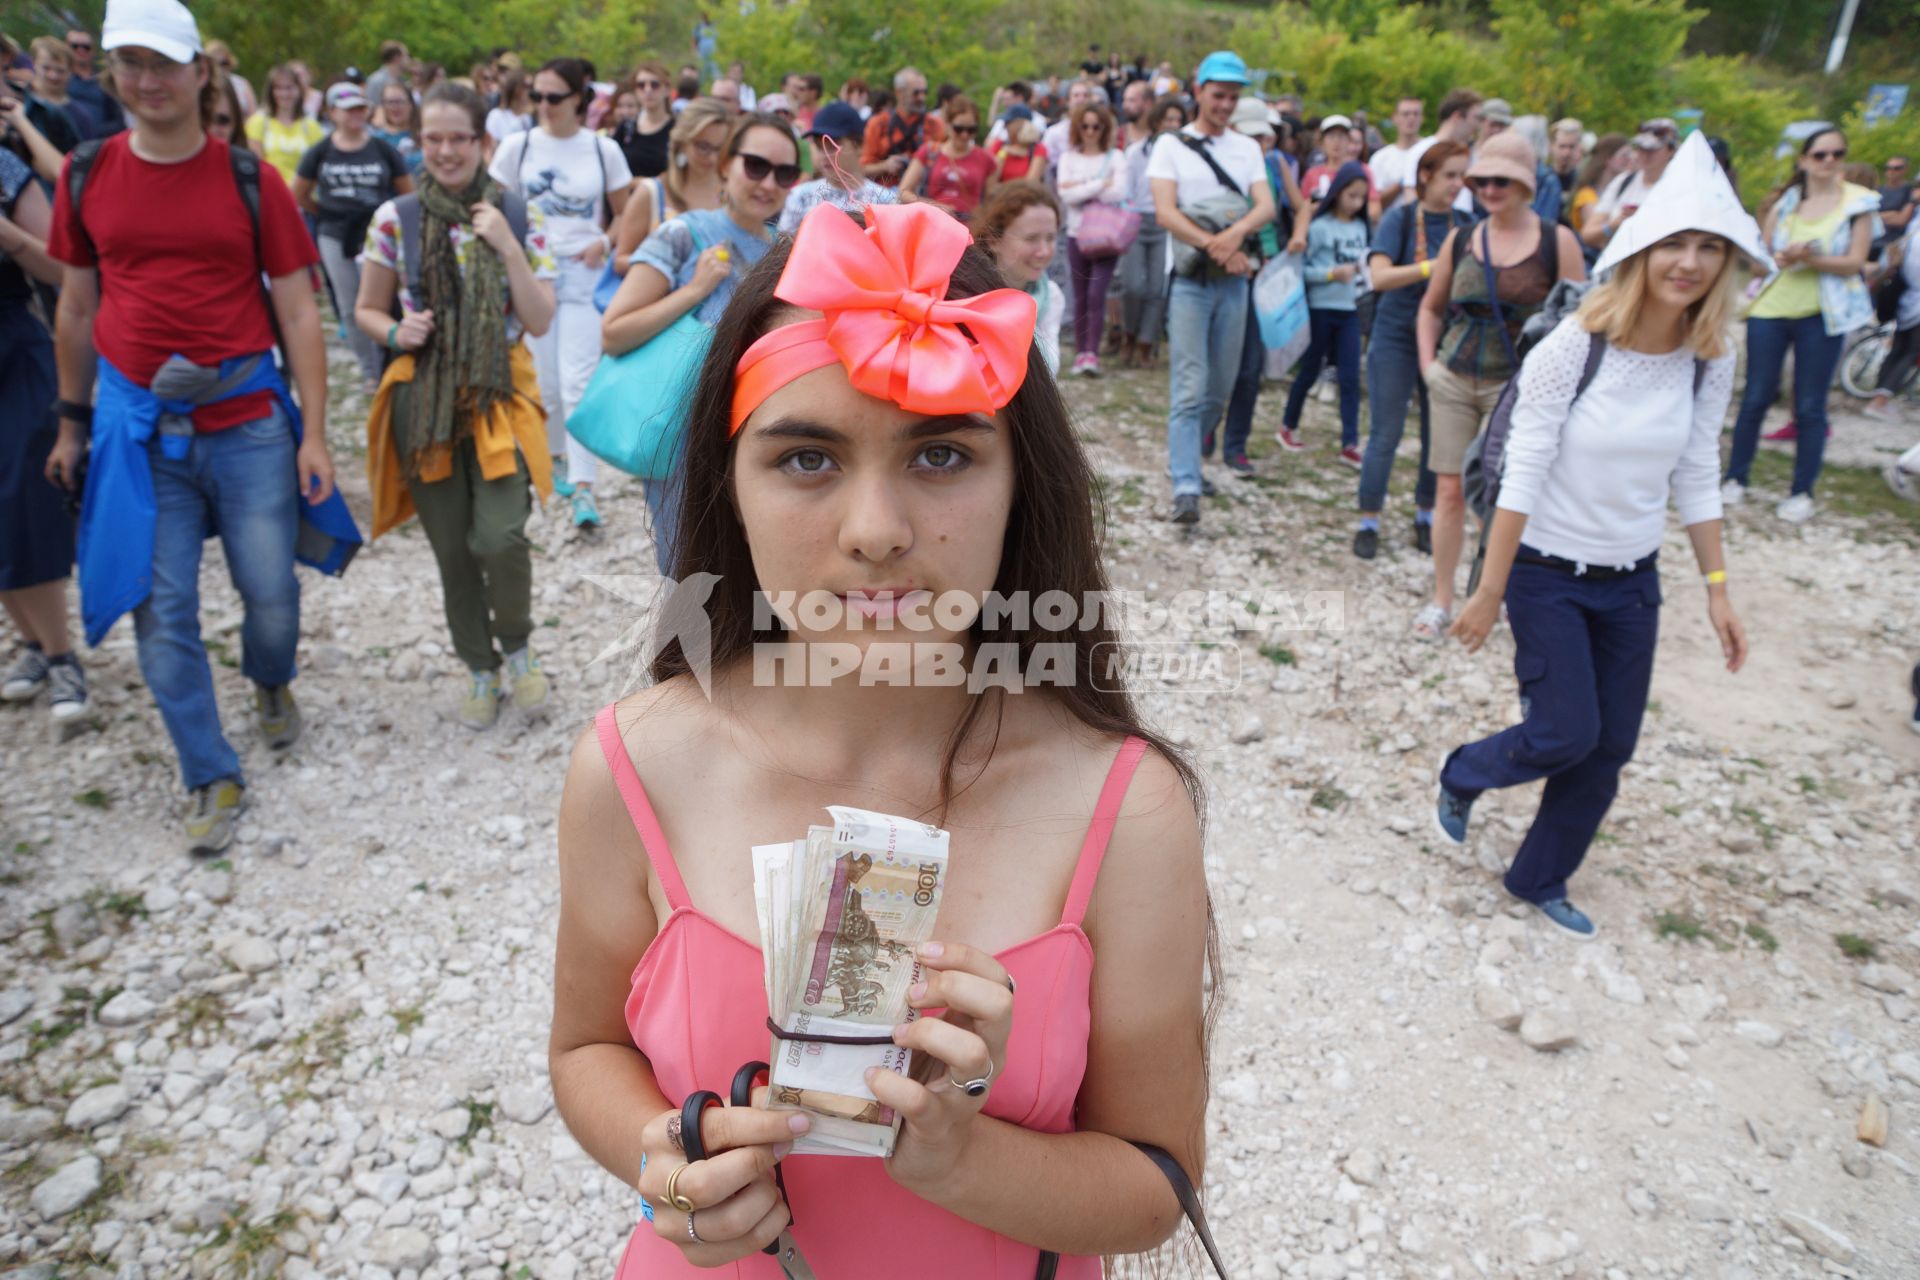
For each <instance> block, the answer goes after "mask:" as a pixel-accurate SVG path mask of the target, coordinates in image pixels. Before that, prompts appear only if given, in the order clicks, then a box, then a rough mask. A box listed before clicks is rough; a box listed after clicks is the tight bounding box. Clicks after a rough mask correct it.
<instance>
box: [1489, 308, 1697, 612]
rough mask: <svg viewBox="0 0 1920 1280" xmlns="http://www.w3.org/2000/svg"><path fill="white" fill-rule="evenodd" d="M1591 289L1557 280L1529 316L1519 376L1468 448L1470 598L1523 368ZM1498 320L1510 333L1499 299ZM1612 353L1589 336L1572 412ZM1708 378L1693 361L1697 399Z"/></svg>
mask: <svg viewBox="0 0 1920 1280" xmlns="http://www.w3.org/2000/svg"><path fill="white" fill-rule="evenodd" d="M1587 289H1588V284H1587V282H1586V281H1575V280H1560V281H1557V282H1555V284H1554V286H1553V290H1552V292H1550V293H1549V294H1548V295H1547V300H1546V302H1545V304H1544V305H1542V307H1541V308H1540V310H1539V312H1537V313H1536V314H1534V315H1533V316H1530V317H1528V319H1527V323H1526V326H1525V327H1524V328H1523V329H1521V331H1520V350H1519V351H1518V353H1517V354H1515V355H1514V369H1513V376H1512V377H1510V378H1508V379H1507V384H1506V385H1505V386H1504V387H1502V388H1500V398H1499V399H1498V400H1496V401H1495V402H1494V405H1493V412H1491V413H1489V414H1488V415H1487V421H1486V425H1485V426H1483V427H1481V428H1480V434H1479V435H1477V436H1475V437H1474V438H1473V443H1472V444H1470V445H1468V446H1467V456H1466V461H1465V463H1464V464H1463V465H1462V467H1461V469H1460V488H1461V491H1462V493H1463V495H1464V496H1465V498H1466V502H1467V509H1468V510H1469V511H1471V512H1472V513H1473V514H1474V517H1475V518H1476V519H1478V520H1479V521H1480V539H1479V545H1478V547H1477V548H1476V549H1475V551H1474V556H1473V570H1472V572H1471V573H1470V574H1469V575H1468V580H1467V594H1468V595H1469V596H1471V595H1472V594H1473V593H1474V591H1475V590H1477V589H1478V588H1479V586H1480V570H1481V568H1482V566H1483V565H1484V564H1485V562H1486V558H1487V539H1488V537H1489V535H1490V534H1491V533H1492V531H1493V512H1494V508H1495V507H1496V506H1497V505H1498V504H1499V501H1500V471H1501V468H1502V466H1503V465H1504V463H1505V461H1506V451H1507V433H1508V432H1509V430H1510V429H1511V428H1512V426H1513V409H1514V406H1515V405H1516V404H1517V403H1518V402H1519V399H1520V372H1521V369H1522V368H1523V367H1524V365H1525V362H1526V358H1527V356H1528V355H1531V354H1532V352H1533V348H1534V347H1536V346H1538V345H1539V343H1540V340H1541V339H1542V338H1544V337H1546V336H1547V335H1548V334H1549V333H1551V332H1553V330H1554V329H1555V328H1556V327H1557V326H1558V325H1559V324H1560V322H1561V321H1562V320H1564V319H1566V318H1567V317H1568V316H1570V315H1572V314H1573V313H1574V312H1575V311H1577V310H1579V308H1580V300H1581V299H1582V298H1584V297H1585V296H1586V292H1587ZM1495 321H1496V323H1498V324H1499V325H1500V332H1501V333H1502V334H1503V335H1504V334H1505V333H1506V325H1505V323H1504V322H1501V321H1500V320H1499V317H1498V303H1497V301H1496V314H1495ZM1606 354H1607V340H1606V339H1605V338H1604V337H1602V336H1601V335H1599V334H1597V333H1590V334H1588V335H1587V359H1586V363H1585V364H1584V365H1582V366H1581V369H1580V379H1579V381H1578V382H1576V383H1574V387H1573V398H1572V399H1571V400H1569V401H1568V402H1567V404H1568V406H1569V408H1571V406H1572V405H1573V404H1574V403H1576V402H1577V401H1578V400H1579V399H1580V397H1581V396H1582V395H1583V394H1585V393H1586V390H1587V388H1588V387H1589V386H1591V385H1592V383H1593V379H1594V376H1595V375H1596V374H1598V373H1599V372H1600V362H1601V361H1602V360H1603V359H1605V358H1606ZM1706 376H1707V362H1706V361H1705V360H1701V359H1698V358H1696V359H1695V360H1694V362H1693V394H1694V395H1695V396H1696V397H1697V396H1699V394H1700V384H1701V383H1702V382H1703V381H1705V379H1706Z"/></svg>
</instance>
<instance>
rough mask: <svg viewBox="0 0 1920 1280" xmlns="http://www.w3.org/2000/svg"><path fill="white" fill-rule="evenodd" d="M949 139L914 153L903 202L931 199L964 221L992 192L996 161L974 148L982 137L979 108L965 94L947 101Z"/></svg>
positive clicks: (903, 182)
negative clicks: (977, 140) (980, 136)
mask: <svg viewBox="0 0 1920 1280" xmlns="http://www.w3.org/2000/svg"><path fill="white" fill-rule="evenodd" d="M946 125H947V136H946V140H945V141H944V142H941V143H940V144H939V145H938V146H936V145H935V144H933V143H931V142H929V143H927V144H926V145H924V146H922V147H921V148H920V149H919V150H918V151H916V152H914V153H913V163H911V164H909V165H908V166H907V172H906V174H905V176H903V177H902V178H901V179H900V202H901V203H902V204H907V203H910V202H912V201H914V200H930V201H932V202H933V203H934V204H937V205H939V206H940V207H941V208H942V209H945V210H946V211H947V212H948V213H951V214H952V215H953V216H954V217H956V218H958V219H960V221H962V222H965V221H967V220H968V219H969V218H971V217H973V211H974V210H975V209H977V208H979V206H980V202H981V201H982V200H984V199H986V197H987V193H988V192H989V191H991V190H993V186H994V182H995V178H994V160H993V157H992V156H990V155H988V154H987V152H986V149H985V148H983V147H977V146H975V145H974V139H975V138H977V137H978V136H979V134H980V109H979V108H978V107H976V106H974V105H973V99H972V98H969V97H968V96H967V95H966V94H964V93H959V94H955V95H954V96H953V97H951V98H949V99H948V100H947V116H946Z"/></svg>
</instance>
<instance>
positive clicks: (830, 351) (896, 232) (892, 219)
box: [732, 204, 1035, 431]
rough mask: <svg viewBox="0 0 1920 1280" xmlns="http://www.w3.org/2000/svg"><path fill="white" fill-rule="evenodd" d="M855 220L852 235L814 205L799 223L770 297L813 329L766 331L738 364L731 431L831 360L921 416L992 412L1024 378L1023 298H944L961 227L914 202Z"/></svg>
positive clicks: (1030, 308)
mask: <svg viewBox="0 0 1920 1280" xmlns="http://www.w3.org/2000/svg"><path fill="white" fill-rule="evenodd" d="M866 219H867V225H866V227H865V229H864V230H863V229H862V228H861V227H860V226H859V224H857V223H856V222H854V220H853V219H852V218H849V217H848V216H847V215H846V214H845V213H843V212H842V211H841V210H839V209H837V208H835V207H834V206H832V205H827V204H823V205H820V206H819V207H817V208H815V209H814V210H813V211H812V212H810V213H809V214H807V216H806V217H805V218H804V219H803V220H802V221H801V223H800V231H799V234H798V235H796V236H795V237H794V243H793V250H792V253H791V256H790V257H789V258H788V259H787V266H786V269H785V270H784V271H782V272H781V274H780V283H779V284H778V285H777V286H776V287H775V288H774V291H773V292H774V296H775V297H777V298H779V299H781V300H782V301H784V302H791V303H792V304H794V305H795V306H797V307H806V308H808V309H810V310H814V311H819V312H822V313H824V315H825V319H822V320H813V321H802V322H800V323H798V324H791V325H785V326H782V327H781V328H778V329H775V330H773V331H772V332H771V333H768V334H767V335H766V336H765V337H763V338H761V339H760V340H759V341H758V342H756V343H754V344H753V346H751V347H749V348H748V349H747V352H746V354H745V355H743V356H741V357H740V363H739V366H738V367H737V368H736V370H735V380H734V394H733V414H732V430H733V431H738V430H739V429H740V426H741V424H742V423H744V422H745V421H746V420H747V417H748V416H749V415H750V414H752V412H753V411H754V410H755V409H756V408H758V407H759V406H760V404H761V402H762V401H764V400H765V399H766V398H767V396H769V395H771V394H772V393H773V391H774V390H775V389H776V388H778V387H780V386H784V385H785V384H786V383H788V382H791V381H792V380H793V379H795V378H797V377H799V376H800V375H801V374H803V373H808V372H811V371H812V370H814V369H819V368H823V367H825V366H826V365H829V364H831V363H833V362H834V361H835V360H838V361H839V362H840V363H841V364H842V365H843V366H845V368H846V371H847V380H848V381H849V382H850V383H852V384H853V386H854V388H855V389H856V390H858V391H861V392H864V393H865V394H867V395H870V396H873V397H875V398H877V399H881V400H889V401H892V402H893V403H894V404H897V405H899V406H900V407H901V408H902V409H905V410H907V411H908V412H909V413H919V414H926V415H929V416H932V415H936V414H959V413H992V412H994V411H995V410H997V409H1000V408H1002V407H1003V406H1005V405H1006V403H1007V401H1009V400H1011V399H1013V395H1014V392H1016V391H1018V390H1019V389H1020V384H1021V383H1022V382H1024V381H1025V380H1026V376H1027V352H1028V349H1029V348H1030V347H1031V346H1032V345H1033V326H1034V315H1035V306H1034V301H1033V299H1032V298H1031V297H1029V296H1028V295H1027V294H1025V293H1023V292H1021V291H1020V290H1018V289H994V290H992V291H991V292H988V293H983V294H979V295H977V296H975V297H971V298H960V299H949V298H948V297H947V296H946V293H947V286H948V283H949V282H950V281H951V279H952V276H953V269H954V267H955V266H956V265H957V264H958V263H959V261H960V258H961V255H962V254H964V253H965V252H966V250H967V246H968V245H969V244H971V243H972V239H971V237H970V236H968V234H967V229H966V228H965V227H964V226H962V225H961V224H960V223H959V222H958V221H956V220H955V219H954V218H953V217H952V216H951V215H949V214H947V213H944V212H942V211H941V210H939V209H936V208H934V207H933V206H931V205H925V204H905V205H868V206H867V208H866ZM962 326H964V329H963V328H962Z"/></svg>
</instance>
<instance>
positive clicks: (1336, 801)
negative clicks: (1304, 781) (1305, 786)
mask: <svg viewBox="0 0 1920 1280" xmlns="http://www.w3.org/2000/svg"><path fill="white" fill-rule="evenodd" d="M1347 799H1348V796H1347V793H1346V792H1344V791H1342V790H1341V789H1340V788H1339V787H1336V786H1334V785H1333V784H1332V783H1330V782H1328V783H1323V784H1321V785H1320V786H1317V787H1315V788H1314V789H1313V799H1312V801H1311V802H1310V803H1312V805H1313V807H1314V808H1316V809H1325V810H1326V811H1327V812H1329V813H1331V812H1333V811H1334V810H1335V809H1338V808H1339V807H1340V806H1341V805H1343V804H1345V803H1346V802H1347Z"/></svg>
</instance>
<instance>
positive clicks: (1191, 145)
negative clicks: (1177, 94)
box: [1173, 133, 1248, 200]
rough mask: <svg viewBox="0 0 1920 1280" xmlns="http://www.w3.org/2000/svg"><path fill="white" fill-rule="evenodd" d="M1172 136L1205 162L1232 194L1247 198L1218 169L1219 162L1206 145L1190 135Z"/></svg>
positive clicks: (1232, 181) (1224, 171) (1237, 185)
mask: <svg viewBox="0 0 1920 1280" xmlns="http://www.w3.org/2000/svg"><path fill="white" fill-rule="evenodd" d="M1173 136H1174V137H1176V138H1178V139H1180V141H1181V142H1183V143H1185V144H1186V147H1187V150H1189V151H1191V152H1193V154H1195V155H1197V156H1199V157H1200V158H1201V159H1202V160H1205V161H1206V162H1207V168H1209V169H1211V170H1213V176H1214V177H1216V178H1218V179H1220V181H1222V182H1224V183H1225V184H1226V185H1227V187H1228V188H1229V189H1230V190H1232V192H1233V194H1235V195H1237V196H1239V197H1240V198H1241V199H1242V200H1245V199H1247V198H1248V196H1247V193H1246V192H1245V191H1242V190H1241V189H1240V184H1239V183H1237V182H1235V181H1234V180H1233V179H1232V178H1229V177H1228V176H1227V171H1226V170H1225V169H1222V168H1221V167H1220V162H1219V161H1218V160H1215V159H1214V158H1213V153H1212V152H1210V151H1208V150H1207V144H1206V143H1205V142H1202V141H1201V140H1200V139H1198V138H1196V137H1194V136H1193V135H1192V134H1190V133H1176V134H1175V135H1173Z"/></svg>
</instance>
